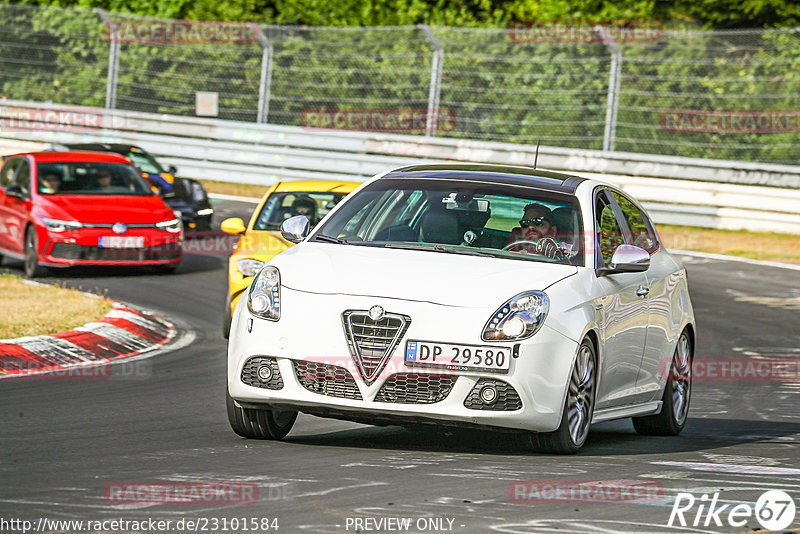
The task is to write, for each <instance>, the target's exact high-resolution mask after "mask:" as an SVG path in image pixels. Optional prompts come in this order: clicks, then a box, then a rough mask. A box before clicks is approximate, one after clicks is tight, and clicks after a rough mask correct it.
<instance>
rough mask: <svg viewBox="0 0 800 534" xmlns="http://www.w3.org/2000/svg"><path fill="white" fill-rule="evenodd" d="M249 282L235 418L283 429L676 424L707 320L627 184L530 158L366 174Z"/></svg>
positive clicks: (277, 432)
mask: <svg viewBox="0 0 800 534" xmlns="http://www.w3.org/2000/svg"><path fill="white" fill-rule="evenodd" d="M281 230H282V233H283V236H284V237H285V238H286V239H288V240H289V241H292V242H296V243H298V245H297V246H295V247H292V248H290V249H289V250H287V251H285V252H283V253H281V254H279V255H277V256H275V257H274V258H272V260H270V262H269V263H268V264H267V265H266V266H265V267H264V268H263V269H262V270H261V271H260V272H259V273H258V274H257V275H256V276H255V277H254V279H253V281H252V283H251V284H250V286H249V288H248V289H247V290H246V298H242V299H240V301H239V304H238V305H237V307H236V310H235V312H234V315H233V324H232V328H231V334H230V343H229V346H228V398H227V407H228V416H229V419H230V424H231V426H232V428H233V430H234V431H235V432H236V433H237V434H239V435H241V436H245V437H248V438H261V439H282V438H283V437H284V436H285V435H286V434H287V433H288V432H289V430H290V429H291V427H292V425H293V424H294V423H295V420H296V418H297V413H298V412H303V413H307V414H313V415H317V416H322V417H332V418H337V419H346V420H351V421H357V422H362V423H368V424H378V425H386V424H400V425H414V424H419V423H432V424H436V425H456V426H472V427H479V428H481V427H483V428H487V429H489V428H490V429H494V430H498V429H504V430H511V431H517V432H522V433H525V434H526V435H527V436H529V437H530V443H531V445H532V446H533V447H534V448H535V449H537V450H543V451H549V452H556V453H574V452H576V451H577V450H578V449H579V448H580V447H581V446H582V445H583V444H584V443H585V441H586V437H587V434H588V432H589V426H590V423H592V422H595V423H596V422H600V421H608V420H611V419H620V418H628V417H630V418H633V424H634V427H635V428H636V430H637V431H638V432H639V433H641V434H651V435H653V434H657V435H677V434H678V433H680V432H681V430H682V429H683V427H684V425H685V424H686V418H687V414H688V410H689V399H690V394H691V372H690V370H691V364H692V357H693V352H694V346H695V326H694V315H693V312H692V304H691V301H690V299H689V291H688V287H687V277H686V271H685V269H684V268H683V266H682V265H681V263H680V262H679V261H678V260H677V259H676V258H675V257H673V256H672V255H671V254H670V253H669V252H668V251H667V250H665V249H664V247H663V245H662V244H661V242H660V241H659V236H658V233H657V232H656V231H655V229H654V227H653V224H652V223H651V222H650V219H649V218H648V216H647V214H646V213H645V211H644V210H643V209H642V207H641V206H640V205H639V204H638V203H637V202H636V201H635V200H633V199H631V198H630V197H629V196H628V195H626V194H624V193H622V192H621V191H619V190H618V189H615V188H614V187H612V186H610V185H608V184H604V183H601V182H595V181H591V180H586V179H583V178H578V177H575V176H569V175H564V174H557V173H553V172H547V171H541V170H533V169H531V168H528V167H511V166H494V165H477V164H476V165H421V166H412V167H404V168H400V169H396V170H393V171H390V172H387V173H383V174H380V175H378V176H376V177H375V178H373V179H371V180H369V181H368V182H366V183H365V184H363V185H362V186H361V187H359V188H358V189H356V190H355V191H354V192H353V193H351V194H350V195H349V196H348V197H347V198H346V199H345V200H344V201H342V202H341V203H340V204H339V205H337V206H336V207H335V208H334V209H333V210H332V211H331V212H330V213H329V214H328V215H327V216H326V217H325V219H323V220H322V221H321V222H320V224H318V225H317V226H316V227H315V228H314V229H313V230H310V228H309V223H308V219H307V218H305V217H304V216H298V217H293V218H291V219H288V220H286V221H285V222H284V223H283V226H282V229H281Z"/></svg>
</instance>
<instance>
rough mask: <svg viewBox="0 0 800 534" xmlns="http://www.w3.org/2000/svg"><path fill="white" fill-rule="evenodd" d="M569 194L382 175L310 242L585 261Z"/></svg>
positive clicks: (579, 225) (578, 219)
mask: <svg viewBox="0 0 800 534" xmlns="http://www.w3.org/2000/svg"><path fill="white" fill-rule="evenodd" d="M582 228H583V226H582V219H581V216H580V210H579V209H578V201H577V199H576V198H575V197H574V196H572V195H564V194H558V193H551V192H546V191H541V190H538V189H533V188H530V189H529V188H524V187H511V186H505V185H502V184H487V183H485V182H468V181H463V180H457V181H456V180H453V181H450V180H441V179H436V180H426V179H402V180H389V179H385V180H378V181H376V182H374V183H373V184H371V185H370V186H368V187H366V188H364V189H363V190H361V191H360V192H359V193H358V194H356V195H355V196H353V197H352V198H350V199H349V200H348V201H347V202H346V203H345V204H344V205H343V206H342V207H341V208H340V209H339V210H338V211H336V212H335V213H333V214H332V215H331V217H330V218H329V219H327V220H326V221H325V223H323V225H322V226H321V227H320V228H319V229H318V231H317V232H316V233H315V234H314V236H313V237H312V241H327V242H337V243H343V244H348V245H366V246H384V247H389V248H414V249H420V250H431V251H434V252H444V253H456V254H469V255H481V256H484V255H486V256H493V257H500V258H509V259H524V260H535V261H543V262H551V263H563V264H570V265H582V264H583V250H582V239H581V236H582V235H583V231H582Z"/></svg>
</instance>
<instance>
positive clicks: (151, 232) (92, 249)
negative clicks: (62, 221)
mask: <svg viewBox="0 0 800 534" xmlns="http://www.w3.org/2000/svg"><path fill="white" fill-rule="evenodd" d="M115 235H116V234H114V233H113V232H111V230H109V229H98V228H82V229H80V230H72V231H66V232H59V233H56V232H48V231H46V230H45V231H42V230H40V233H39V239H40V242H44V246H43V248H42V250H41V253H40V262H41V263H42V264H44V265H48V266H51V267H71V266H77V265H168V264H173V263H178V262H180V261H181V258H182V256H183V247H182V243H183V239H182V237H181V235H180V234H171V233H169V232H164V231H161V230H156V229H149V228H131V229H129V231H128V232H126V234H125V236H129V237H144V246H143V247H141V248H103V247H100V246H99V243H100V238H101V237H104V236H115Z"/></svg>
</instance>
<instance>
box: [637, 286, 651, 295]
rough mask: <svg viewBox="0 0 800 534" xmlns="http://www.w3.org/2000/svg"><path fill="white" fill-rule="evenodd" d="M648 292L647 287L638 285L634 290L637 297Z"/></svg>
mask: <svg viewBox="0 0 800 534" xmlns="http://www.w3.org/2000/svg"><path fill="white" fill-rule="evenodd" d="M648 293H650V288H649V287H640V288H639V289H637V290H636V296H637V297H646V296H647V294H648Z"/></svg>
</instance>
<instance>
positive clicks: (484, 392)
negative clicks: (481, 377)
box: [480, 386, 497, 404]
mask: <svg viewBox="0 0 800 534" xmlns="http://www.w3.org/2000/svg"><path fill="white" fill-rule="evenodd" d="M480 397H481V400H482V401H483V402H484V403H485V404H491V403H493V402H494V401H495V400H497V390H496V389H495V387H494V386H484V387H482V388H481V392H480Z"/></svg>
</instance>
